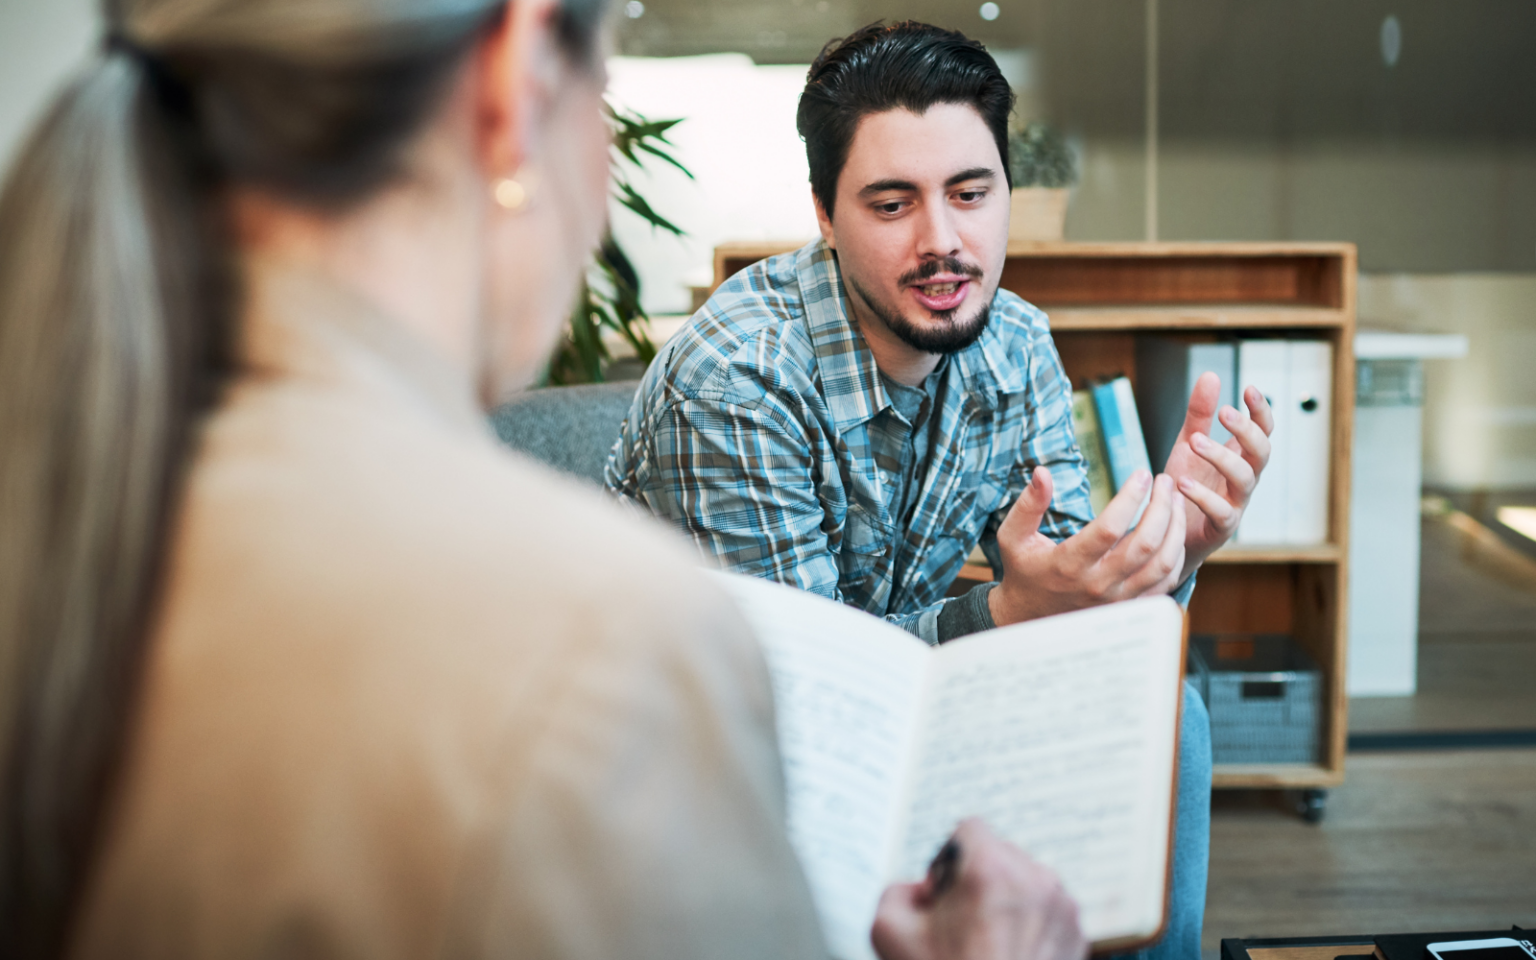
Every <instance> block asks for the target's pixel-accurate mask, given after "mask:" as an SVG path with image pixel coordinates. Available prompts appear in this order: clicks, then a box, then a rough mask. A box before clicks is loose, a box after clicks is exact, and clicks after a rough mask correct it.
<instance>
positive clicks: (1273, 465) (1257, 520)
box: [1234, 340, 1291, 544]
mask: <svg viewBox="0 0 1536 960" xmlns="http://www.w3.org/2000/svg"><path fill="white" fill-rule="evenodd" d="M1290 346H1291V345H1290V343H1289V342H1287V341H1285V340H1244V341H1241V342H1240V343H1238V345H1237V389H1238V391H1243V390H1246V389H1247V388H1248V387H1250V386H1253V387H1258V388H1259V392H1260V393H1262V394H1264V399H1266V400H1268V401H1269V406H1270V409H1271V410H1273V411H1274V415H1275V429H1274V431H1273V432H1272V433H1271V434H1270V437H1269V446H1270V454H1269V465H1268V466H1267V467H1265V469H1264V474H1263V475H1262V476H1261V477H1260V478H1259V485H1258V488H1257V489H1255V490H1254V491H1253V498H1252V499H1250V500H1249V501H1248V509H1247V510H1246V511H1245V512H1244V513H1243V521H1242V523H1241V524H1240V525H1239V526H1238V528H1237V536H1236V537H1235V538H1234V539H1235V540H1236V541H1237V542H1238V543H1242V544H1274V543H1284V542H1285V538H1286V519H1285V514H1286V509H1287V507H1288V505H1289V503H1290V498H1289V492H1288V491H1287V489H1286V487H1287V481H1288V480H1289V474H1290V467H1289V466H1288V463H1287V461H1288V459H1289V458H1288V457H1287V456H1286V448H1287V445H1288V444H1289V441H1290V435H1291V431H1290V424H1289V422H1288V420H1287V414H1288V412H1289V410H1290V403H1289V402H1288V397H1289V395H1290V360H1291V351H1290Z"/></svg>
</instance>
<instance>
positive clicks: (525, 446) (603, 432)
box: [491, 380, 639, 485]
mask: <svg viewBox="0 0 1536 960" xmlns="http://www.w3.org/2000/svg"><path fill="white" fill-rule="evenodd" d="M637 386H639V384H638V383H636V382H635V381H633V380H625V381H620V382H618V383H594V384H582V385H580V386H575V387H545V388H543V389H541V390H529V391H528V392H527V393H523V394H520V395H519V396H517V397H516V398H514V399H512V400H510V401H508V402H507V403H504V404H502V405H501V406H499V407H497V408H496V409H495V410H493V411H492V412H491V424H492V426H494V427H495V428H496V435H497V436H499V437H501V440H502V442H503V443H505V444H506V445H507V446H509V447H511V448H512V449H514V450H521V451H522V452H523V453H526V454H528V455H529V456H531V457H533V458H535V459H537V460H542V461H543V462H544V463H547V464H549V465H550V466H552V467H554V468H555V469H556V470H560V471H563V472H565V473H568V474H571V475H572V476H576V477H580V478H581V479H583V480H587V481H590V482H592V483H596V484H599V485H601V484H602V482H603V466H604V464H606V463H607V462H608V452H609V451H610V450H611V449H613V443H614V441H615V440H617V439H618V438H619V427H621V426H622V425H623V423H624V418H625V417H626V416H628V415H629V407H630V404H631V403H632V402H633V401H634V399H635V388H636V387H637Z"/></svg>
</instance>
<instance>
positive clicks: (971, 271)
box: [896, 257, 985, 287]
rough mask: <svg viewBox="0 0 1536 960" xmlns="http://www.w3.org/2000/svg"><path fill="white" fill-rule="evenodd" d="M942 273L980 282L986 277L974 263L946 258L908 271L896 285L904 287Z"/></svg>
mask: <svg viewBox="0 0 1536 960" xmlns="http://www.w3.org/2000/svg"><path fill="white" fill-rule="evenodd" d="M940 273H958V274H961V275H962V276H967V277H970V278H971V279H973V280H980V279H981V278H982V277H983V276H984V275H985V273H984V271H983V270H982V269H981V268H980V267H978V266H976V265H975V264H974V263H963V262H962V261H961V260H960V258H958V257H944V258H943V259H941V260H929V261H928V262H927V263H925V264H923V265H922V266H920V267H918V268H917V269H916V270H908V271H907V272H906V273H904V274H902V275H901V276H900V277H899V278H898V279H897V281H896V284H897V286H902V287H904V286H906V285H907V284H909V283H917V282H918V281H920V280H927V279H928V278H929V277H932V276H937V275H938V274H940Z"/></svg>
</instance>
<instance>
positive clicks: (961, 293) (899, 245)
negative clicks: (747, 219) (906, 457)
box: [817, 103, 1008, 353]
mask: <svg viewBox="0 0 1536 960" xmlns="http://www.w3.org/2000/svg"><path fill="white" fill-rule="evenodd" d="M817 214H818V217H819V218H820V220H821V231H822V236H823V237H825V238H826V240H827V243H828V244H829V245H830V246H831V247H832V248H833V249H834V250H836V251H837V256H838V263H839V265H840V266H841V268H842V272H843V281H844V283H845V284H846V286H847V287H848V295H849V298H850V299H851V300H852V301H853V305H854V314H855V316H856V317H857V318H858V319H859V321H860V322H861V323H867V322H871V321H873V322H877V323H880V324H883V325H884V326H885V327H887V328H888V329H889V330H890V332H891V333H892V334H894V335H895V336H896V337H897V338H899V339H900V340H902V341H904V342H905V343H906V344H907V345H908V346H910V347H912V348H914V349H917V350H920V351H922V352H925V353H952V352H954V351H955V350H959V349H961V348H963V347H965V346H967V345H969V344H970V343H972V342H974V341H975V339H976V338H977V337H979V336H980V335H981V332H982V330H983V329H984V328H985V327H986V323H987V311H988V306H989V305H990V304H991V302H992V295H993V294H994V293H996V292H997V284H998V281H999V279H1000V278H1001V276H1002V269H1003V260H1004V258H1005V257H1006V255H1007V252H1008V184H1007V181H1006V180H1005V179H1004V177H1003V159H1002V157H1001V156H1000V155H999V154H998V152H997V143H996V141H994V140H993V139H992V131H991V130H989V129H988V128H987V125H986V123H985V122H984V121H983V120H982V119H981V114H979V113H977V112H976V110H975V108H973V107H971V106H969V105H966V104H954V103H939V104H935V105H933V106H932V107H929V108H928V110H927V111H926V112H925V113H923V114H922V115H918V114H915V113H912V112H910V111H907V110H888V111H885V112H883V113H872V114H869V115H868V116H866V117H864V118H863V119H862V120H861V121H860V122H859V126H858V129H857V131H856V132H855V133H854V137H853V144H852V145H851V146H850V148H849V151H848V162H847V163H846V164H845V165H844V167H843V172H842V174H841V176H839V177H838V181H837V203H836V206H835V209H834V217H835V219H833V220H828V219H827V217H826V213H825V211H824V210H822V209H821V206H820V205H819V204H818V205H817Z"/></svg>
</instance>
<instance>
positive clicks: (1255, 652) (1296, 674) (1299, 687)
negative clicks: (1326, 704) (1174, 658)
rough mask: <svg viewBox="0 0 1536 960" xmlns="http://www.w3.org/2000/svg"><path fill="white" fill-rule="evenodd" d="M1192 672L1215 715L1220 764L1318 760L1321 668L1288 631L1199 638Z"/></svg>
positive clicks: (1192, 648)
mask: <svg viewBox="0 0 1536 960" xmlns="http://www.w3.org/2000/svg"><path fill="white" fill-rule="evenodd" d="M1189 660H1190V664H1189V673H1190V679H1191V680H1192V681H1193V682H1194V683H1195V685H1196V687H1197V689H1199V691H1200V693H1201V695H1202V696H1203V697H1204V698H1205V705H1206V708H1207V709H1208V710H1209V711H1210V714H1211V759H1212V760H1213V761H1214V762H1216V763H1315V762H1317V758H1318V738H1319V734H1320V732H1321V731H1320V727H1321V724H1320V720H1319V718H1320V716H1321V709H1322V693H1323V685H1322V677H1321V674H1320V671H1319V670H1318V667H1317V664H1316V663H1315V662H1314V661H1313V660H1312V658H1311V657H1310V656H1308V655H1307V652H1306V651H1305V650H1303V649H1301V647H1300V646H1299V645H1298V644H1297V643H1296V641H1295V640H1293V639H1292V638H1291V637H1289V636H1286V635H1283V634H1251V633H1244V634H1197V635H1195V636H1193V637H1191V638H1190V645H1189Z"/></svg>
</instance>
